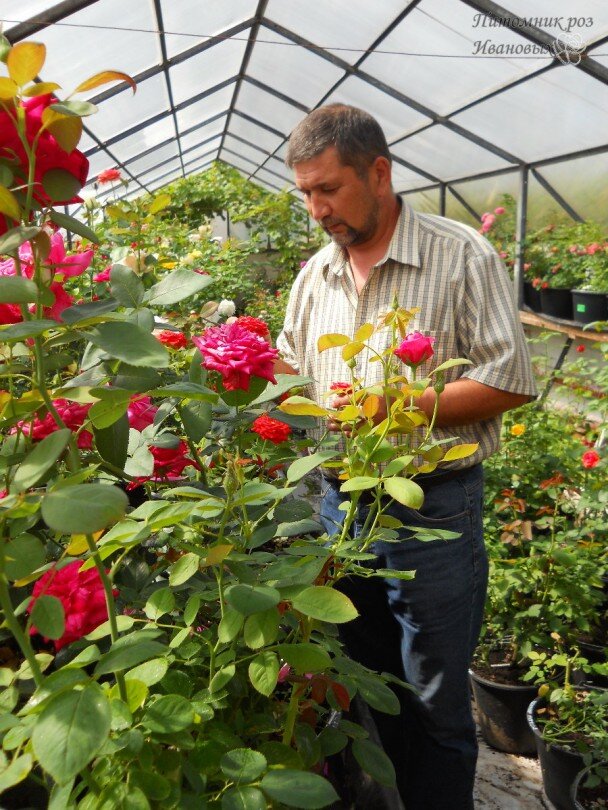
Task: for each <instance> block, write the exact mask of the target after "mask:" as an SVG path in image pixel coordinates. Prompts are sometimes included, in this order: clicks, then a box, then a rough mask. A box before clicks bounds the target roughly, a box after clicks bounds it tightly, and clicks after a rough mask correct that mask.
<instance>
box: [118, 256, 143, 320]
mask: <svg viewBox="0 0 608 810" xmlns="http://www.w3.org/2000/svg"><path fill="white" fill-rule="evenodd" d="M110 292H111V293H112V295H113V296H114V298H116V300H117V301H119V302H120V303H121V304H122V305H123V307H132V308H133V309H135V308H136V307H138V306H139V305H140V304H141V302H142V301H143V300H144V293H145V289H144V285H143V284H142V282H141V279H140V278H139V276H138V275H137V274H136V273H134V272H133V270H131V268H130V267H126V266H125V265H124V264H113V265H112V269H111V270H110Z"/></svg>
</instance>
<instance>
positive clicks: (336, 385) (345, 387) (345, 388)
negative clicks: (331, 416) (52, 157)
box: [329, 382, 353, 396]
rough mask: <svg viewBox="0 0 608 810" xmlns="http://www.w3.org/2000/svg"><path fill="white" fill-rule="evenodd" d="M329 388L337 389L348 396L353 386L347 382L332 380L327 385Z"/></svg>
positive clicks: (331, 389)
mask: <svg viewBox="0 0 608 810" xmlns="http://www.w3.org/2000/svg"><path fill="white" fill-rule="evenodd" d="M329 390H330V391H338V392H339V393H340V394H342V395H343V396H348V395H349V394H352V392H353V387H352V385H351V384H350V383H349V382H333V383H332V384H331V385H330V386H329Z"/></svg>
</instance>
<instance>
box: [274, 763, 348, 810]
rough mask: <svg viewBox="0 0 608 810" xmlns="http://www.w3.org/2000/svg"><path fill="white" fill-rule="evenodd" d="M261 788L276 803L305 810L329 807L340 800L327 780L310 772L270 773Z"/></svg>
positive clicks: (283, 771) (286, 771) (285, 771)
mask: <svg viewBox="0 0 608 810" xmlns="http://www.w3.org/2000/svg"><path fill="white" fill-rule="evenodd" d="M260 787H261V788H262V790H263V791H264V793H266V794H267V795H268V796H270V798H271V799H273V800H274V801H277V802H283V803H284V804H286V805H287V806H288V807H298V808H304V810H316V808H320V807H327V805H329V804H332V803H333V802H337V801H338V800H339V796H338V794H337V793H336V791H335V790H334V788H333V787H332V786H331V784H330V783H329V782H328V781H327V779H324V778H323V777H322V776H319V775H318V774H316V773H309V772H308V771H290V770H276V771H269V772H268V773H267V774H265V775H264V777H263V779H262V781H261V783H260Z"/></svg>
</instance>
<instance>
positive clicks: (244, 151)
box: [224, 135, 268, 162]
mask: <svg viewBox="0 0 608 810" xmlns="http://www.w3.org/2000/svg"><path fill="white" fill-rule="evenodd" d="M224 146H225V147H226V148H227V149H232V151H233V152H236V153H237V154H239V155H242V156H243V157H246V158H249V159H250V160H253V161H258V162H259V161H262V160H265V159H266V158H267V157H268V152H265V151H264V149H261V148H259V147H256V146H250V145H249V144H246V143H243V142H242V141H239V140H237V139H236V138H234V137H232V136H231V135H227V136H226V138H225V139H224Z"/></svg>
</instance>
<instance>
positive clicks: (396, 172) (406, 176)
mask: <svg viewBox="0 0 608 810" xmlns="http://www.w3.org/2000/svg"><path fill="white" fill-rule="evenodd" d="M392 177H393V188H394V189H395V191H396V192H397V193H399V192H401V191H407V190H409V189H411V188H417V187H419V186H428V184H429V181H428V180H427V178H426V177H423V176H422V175H421V174H416V172H413V171H411V170H410V169H408V168H407V167H406V166H402V165H401V164H400V163H397V162H396V161H393V169H392Z"/></svg>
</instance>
